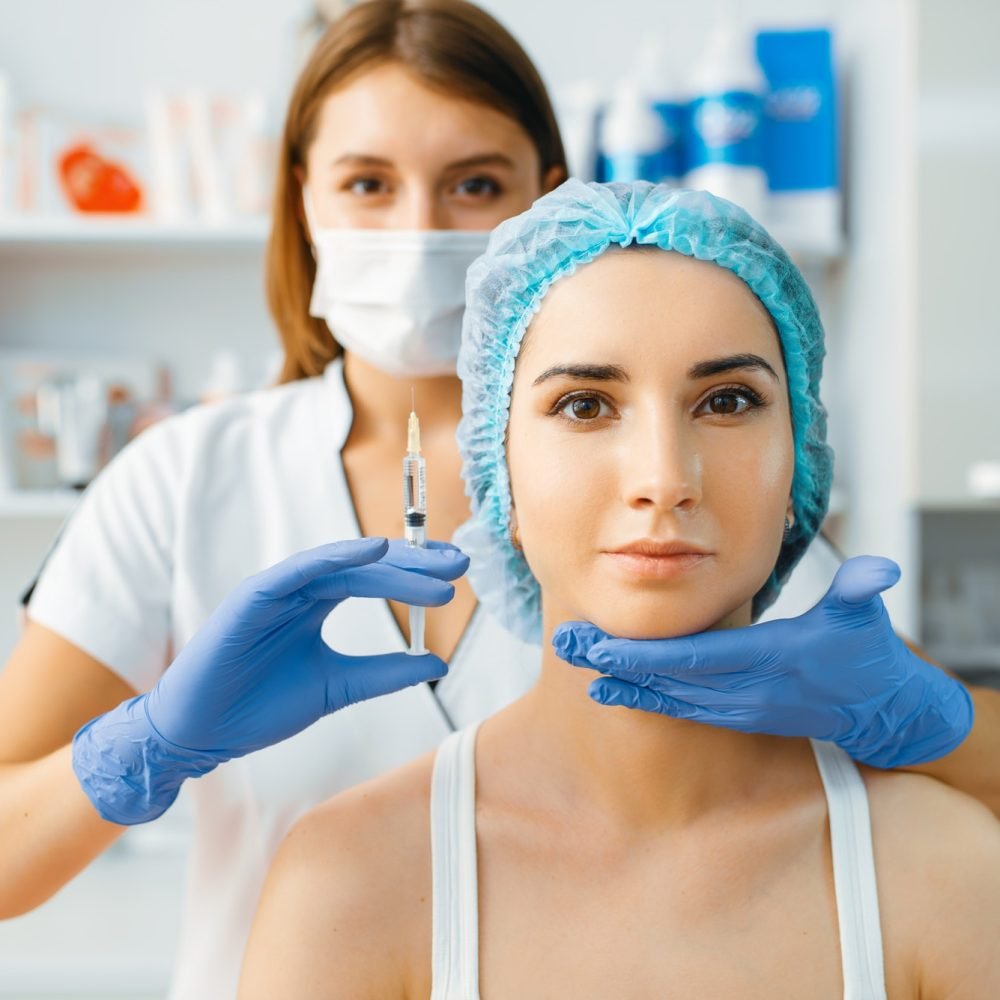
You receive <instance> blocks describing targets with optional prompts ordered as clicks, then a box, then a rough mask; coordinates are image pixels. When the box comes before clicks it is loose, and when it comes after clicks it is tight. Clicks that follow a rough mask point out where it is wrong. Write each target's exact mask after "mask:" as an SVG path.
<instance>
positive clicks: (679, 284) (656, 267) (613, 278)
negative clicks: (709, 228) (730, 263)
mask: <svg viewBox="0 0 1000 1000" xmlns="http://www.w3.org/2000/svg"><path fill="white" fill-rule="evenodd" d="M567 352H571V353H573V354H575V355H580V356H581V359H583V355H591V356H594V357H592V358H591V360H595V361H596V358H597V356H600V359H601V361H603V362H612V363H619V364H622V365H624V366H626V367H628V366H630V365H636V364H641V363H649V362H652V361H654V360H656V359H658V358H660V357H661V356H662V357H663V359H664V360H665V361H671V362H673V363H674V364H675V365H677V366H679V367H684V368H685V369H686V367H687V366H688V365H689V364H690V363H691V362H692V361H694V360H701V359H702V357H709V356H721V355H723V354H735V353H749V352H752V353H756V354H760V355H762V356H765V357H770V358H772V359H774V360H775V361H776V362H777V365H780V363H781V347H780V343H779V340H778V336H777V332H776V330H775V327H774V323H773V320H772V319H771V316H770V314H769V313H768V311H767V310H766V309H765V307H764V306H763V305H762V303H761V302H760V300H759V299H758V298H757V297H756V296H755V295H754V293H753V292H752V291H751V290H750V289H749V288H748V287H747V285H746V284H745V283H744V282H743V281H742V280H741V279H740V278H738V277H737V276H736V275H735V274H733V273H732V272H730V271H728V270H726V269H725V268H722V267H720V266H718V265H716V264H713V263H711V262H709V261H700V260H696V259H694V258H691V257H688V256H686V255H684V254H681V253H676V252H672V251H664V250H661V249H659V248H638V249H637V248H631V247H630V248H626V249H624V250H622V249H620V248H616V249H614V250H609V251H607V252H605V253H604V254H602V255H601V256H600V257H598V258H597V259H596V260H594V261H592V262H590V263H588V264H586V265H584V266H582V267H580V268H579V269H578V270H577V271H576V272H575V273H574V274H572V275H569V276H567V277H565V278H562V279H560V280H559V281H557V282H556V283H555V284H553V286H552V288H550V289H549V291H548V293H547V294H546V296H545V299H544V300H543V301H542V306H541V309H540V310H539V312H538V314H537V316H536V317H535V318H534V320H533V321H532V323H531V326H530V327H529V329H528V334H527V338H526V341H525V345H524V349H523V351H522V355H523V358H524V360H525V362H526V363H529V364H530V365H531V366H532V367H534V366H537V365H539V364H547V363H548V362H549V361H550V359H551V358H552V357H553V356H564V355H566V353H567ZM612 356H616V357H617V358H618V361H617V362H613V361H612Z"/></svg>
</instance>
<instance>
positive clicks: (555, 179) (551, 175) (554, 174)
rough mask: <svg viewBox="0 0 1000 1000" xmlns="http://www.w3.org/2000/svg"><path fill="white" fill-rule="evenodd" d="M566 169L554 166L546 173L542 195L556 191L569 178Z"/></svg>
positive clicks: (543, 179)
mask: <svg viewBox="0 0 1000 1000" xmlns="http://www.w3.org/2000/svg"><path fill="white" fill-rule="evenodd" d="M567 176H568V175H567V173H566V168H565V167H562V166H560V165H559V164H554V165H553V166H551V167H549V169H548V170H546V171H545V176H544V177H543V178H542V194H548V193H549V192H550V191H554V190H555V189H556V188H557V187H559V185H560V184H562V182H563V181H564V180H566V177H567Z"/></svg>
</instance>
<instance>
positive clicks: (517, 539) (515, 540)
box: [510, 504, 524, 552]
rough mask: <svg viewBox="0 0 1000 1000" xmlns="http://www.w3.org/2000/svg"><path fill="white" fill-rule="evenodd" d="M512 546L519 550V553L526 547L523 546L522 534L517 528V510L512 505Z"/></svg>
mask: <svg viewBox="0 0 1000 1000" xmlns="http://www.w3.org/2000/svg"><path fill="white" fill-rule="evenodd" d="M510 544H511V545H513V546H514V548H515V549H517V551H518V552H523V551H524V547H523V546H522V545H521V534H520V532H519V531H518V528H517V508H516V507H514V506H513V504H512V505H511V508H510Z"/></svg>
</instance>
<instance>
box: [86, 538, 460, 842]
mask: <svg viewBox="0 0 1000 1000" xmlns="http://www.w3.org/2000/svg"><path fill="white" fill-rule="evenodd" d="M468 565H469V560H468V558H467V557H466V556H465V555H464V554H463V553H462V552H461V551H460V550H459V549H457V548H455V547H454V546H452V545H447V544H444V543H438V542H429V543H428V545H427V547H426V548H424V549H421V548H415V547H410V546H407V545H406V544H405V543H403V542H401V541H393V542H388V541H387V540H386V539H384V538H362V539H359V540H357V541H345V542H333V543H331V544H328V545H321V546H319V547H318V548H315V549H310V550H308V551H306V552H300V553H298V554H297V555H294V556H291V557H290V558H288V559H286V560H284V561H283V562H281V563H278V564H277V565H276V566H273V567H271V568H270V569H267V570H264V571H263V572H262V573H258V574H256V575H255V576H252V577H250V578H248V579H247V580H245V581H243V583H241V584H240V585H239V586H238V587H237V588H236V589H235V590H234V591H233V592H232V593H231V594H230V595H229V596H228V597H227V598H226V599H225V600H224V601H223V602H222V603H221V604H220V605H219V607H218V608H217V609H216V610H215V611H214V612H213V613H212V615H211V616H210V617H209V619H208V620H207V621H206V622H205V624H204V625H203V626H202V628H201V629H200V630H199V631H198V632H197V634H196V635H195V636H194V637H193V638H192V639H191V641H190V642H188V644H187V645H186V646H185V647H184V648H183V649H182V650H181V651H180V653H179V654H178V656H177V658H176V659H175V660H174V662H173V663H172V664H171V665H170V667H169V668H168V669H167V670H166V672H165V673H164V674H163V676H162V678H161V679H160V681H159V683H157V685H156V686H155V687H154V688H153V689H152V691H150V692H149V693H148V694H143V695H139V696H137V697H136V698H133V699H131V700H129V701H126V702H123V703H122V704H121V705H119V706H118V707H117V708H115V709H114V710H112V711H111V712H108V713H106V714H105V715H102V716H98V717H97V718H96V719H93V720H92V721H91V722H89V723H87V725H85V726H84V727H83V728H82V729H81V730H80V731H79V732H78V733H77V734H76V737H75V738H74V741H73V766H74V770H75V771H76V774H77V777H78V778H79V780H80V783H81V785H82V786H83V788H84V791H85V792H87V794H88V796H89V797H90V799H91V801H92V802H93V803H94V805H95V807H96V808H97V810H98V812H100V814H101V815H102V816H103V817H104V818H105V819H109V820H111V821H113V822H116V823H125V824H128V823H140V822H145V821H147V820H150V819H154V818H156V817H157V816H159V815H160V814H161V813H162V812H163V811H164V810H165V809H166V808H167V807H168V806H169V805H170V804H171V803H172V802H173V800H174V798H175V797H176V795H177V792H178V790H179V788H180V785H181V783H182V782H183V781H184V779H185V778H188V777H193V776H197V775H199V774H204V773H206V772H207V771H210V770H211V769H212V768H214V767H215V766H216V765H217V764H219V763H221V762H223V761H226V760H229V759H231V758H233V757H239V756H242V755H243V754H247V753H250V752H251V751H254V750H258V749H260V748H262V747H266V746H270V745H271V744H274V743H278V742H280V741H281V740H284V739H287V738H288V737H290V736H293V735H294V734H295V733H298V732H300V731H301V730H303V729H305V728H306V727H307V726H309V725H311V724H312V723H314V722H315V721H316V720H318V719H320V718H322V717H323V716H324V715H328V714H329V713H331V712H335V711H337V710H338V709H341V708H344V707H346V706H348V705H351V704H354V703H355V702H359V701H363V700H365V699H368V698H374V697H377V696H379V695H383V694H388V693H390V692H393V691H397V690H400V689H402V688H405V687H409V686H411V685H413V684H419V683H421V682H422V681H427V680H431V679H434V678H437V677H441V676H443V675H444V674H445V673H446V672H447V665H446V664H445V663H444V662H443V661H442V660H440V659H439V658H438V657H436V656H434V655H433V654H430V653H428V654H426V655H424V656H411V655H408V654H407V653H403V652H399V653H385V654H381V655H374V656H346V655H344V654H342V653H338V652H337V651H336V650H334V649H331V648H330V647H329V646H328V645H327V644H326V642H324V640H323V638H322V637H321V635H320V631H321V628H322V625H323V622H324V620H325V619H326V617H327V616H328V615H329V614H330V612H331V611H332V610H333V609H334V608H335V607H336V606H337V605H338V604H340V603H341V602H342V601H344V600H346V599H347V598H348V597H375V598H383V599H388V600H397V601H403V602H405V603H407V604H419V605H424V606H427V607H437V606H439V605H442V604H446V603H447V602H448V601H450V600H451V598H452V596H453V594H454V587H453V586H452V585H451V583H449V582H448V581H450V580H455V579H457V578H458V577H460V576H462V574H463V573H464V572H465V571H466V569H467V568H468ZM123 779H124V780H123Z"/></svg>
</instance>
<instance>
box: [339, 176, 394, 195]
mask: <svg viewBox="0 0 1000 1000" xmlns="http://www.w3.org/2000/svg"><path fill="white" fill-rule="evenodd" d="M385 189H386V185H385V184H384V183H383V182H382V181H381V180H380V179H379V178H378V177H355V178H354V179H353V180H351V181H348V182H347V184H346V185H345V190H347V191H350V192H351V194H358V195H369V194H382V193H383V192H384V191H385Z"/></svg>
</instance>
